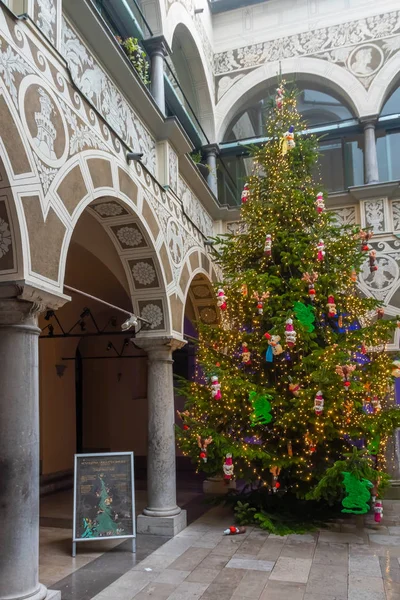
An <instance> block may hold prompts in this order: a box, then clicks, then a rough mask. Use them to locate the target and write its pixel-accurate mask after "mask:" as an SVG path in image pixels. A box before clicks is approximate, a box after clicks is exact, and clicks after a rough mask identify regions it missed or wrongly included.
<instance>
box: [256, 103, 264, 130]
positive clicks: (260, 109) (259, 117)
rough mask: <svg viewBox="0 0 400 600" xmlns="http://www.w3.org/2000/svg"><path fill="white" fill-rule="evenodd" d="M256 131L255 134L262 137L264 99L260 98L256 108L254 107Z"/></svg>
mask: <svg viewBox="0 0 400 600" xmlns="http://www.w3.org/2000/svg"><path fill="white" fill-rule="evenodd" d="M256 111H257V113H256V115H257V118H256V127H255V129H256V131H255V134H256V136H258V137H262V136H263V135H264V117H263V111H264V100H260V102H258V103H257V108H256Z"/></svg>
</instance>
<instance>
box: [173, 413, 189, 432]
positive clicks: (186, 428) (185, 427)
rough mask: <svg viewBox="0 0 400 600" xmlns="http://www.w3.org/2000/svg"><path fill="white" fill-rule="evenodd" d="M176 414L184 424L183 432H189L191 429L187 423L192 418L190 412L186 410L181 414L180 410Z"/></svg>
mask: <svg viewBox="0 0 400 600" xmlns="http://www.w3.org/2000/svg"><path fill="white" fill-rule="evenodd" d="M176 414H177V415H178V417H179V418H180V420H181V421H182V423H183V430H184V431H188V430H189V429H190V427H189V425H188V424H187V423H186V420H187V419H189V418H190V413H189V411H188V410H184V411H182V412H180V411H179V410H177V411H176Z"/></svg>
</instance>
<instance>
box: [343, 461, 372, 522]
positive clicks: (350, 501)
mask: <svg viewBox="0 0 400 600" xmlns="http://www.w3.org/2000/svg"><path fill="white" fill-rule="evenodd" d="M342 475H343V485H344V489H345V492H346V497H345V498H344V499H343V500H342V506H343V509H342V513H351V514H353V515H365V514H366V513H367V512H368V511H369V501H370V498H371V494H370V489H371V488H372V487H373V486H372V483H371V482H370V481H368V479H357V477H355V476H354V475H353V474H352V473H347V472H346V471H344V472H342Z"/></svg>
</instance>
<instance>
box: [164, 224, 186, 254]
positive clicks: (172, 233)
mask: <svg viewBox="0 0 400 600" xmlns="http://www.w3.org/2000/svg"><path fill="white" fill-rule="evenodd" d="M167 242H168V248H169V251H170V254H171V256H172V260H173V261H174V263H176V264H179V263H180V262H181V260H182V257H183V243H182V231H181V229H180V227H179V226H178V224H177V223H176V221H172V220H171V221H170V222H169V223H168V232H167Z"/></svg>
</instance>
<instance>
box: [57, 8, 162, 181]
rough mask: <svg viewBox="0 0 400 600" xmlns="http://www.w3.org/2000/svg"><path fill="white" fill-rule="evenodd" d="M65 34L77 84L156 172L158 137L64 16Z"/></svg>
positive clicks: (65, 47)
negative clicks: (143, 121) (139, 115)
mask: <svg viewBox="0 0 400 600" xmlns="http://www.w3.org/2000/svg"><path fill="white" fill-rule="evenodd" d="M62 33H63V35H62V54H63V56H64V58H65V59H66V61H67V63H68V66H69V68H70V71H71V75H72V78H73V80H74V83H75V84H76V85H77V86H78V88H79V89H80V91H81V92H82V94H84V96H85V97H86V98H87V99H88V100H89V102H91V103H92V104H93V105H94V106H95V107H96V109H97V110H98V111H99V113H100V114H101V115H102V116H103V118H104V119H105V120H106V121H107V123H108V124H109V125H110V127H111V128H112V129H113V130H114V131H115V132H116V133H117V135H119V136H120V137H121V138H122V139H123V140H124V141H125V142H126V143H127V144H128V145H129V146H130V147H131V149H132V150H133V151H134V152H140V153H143V154H144V157H143V163H144V164H145V165H146V167H147V168H148V169H149V171H150V172H151V173H152V174H153V175H154V174H155V171H156V144H155V140H154V139H153V138H152V137H151V135H150V134H149V132H148V131H147V129H146V128H145V127H144V125H143V123H142V122H141V121H140V119H139V118H138V117H137V115H136V114H135V113H134V111H133V110H132V108H131V107H130V105H129V104H128V102H127V101H126V100H125V98H124V97H123V96H122V94H121V93H120V92H119V90H118V89H117V87H116V86H115V85H114V83H113V82H112V81H111V79H110V78H109V77H108V76H107V75H106V73H105V72H104V71H103V69H101V68H100V67H99V65H98V64H97V63H96V62H95V60H94V58H93V57H92V56H91V55H90V54H89V52H88V51H87V49H86V48H85V46H84V45H83V44H82V43H81V41H80V39H79V38H78V37H77V35H76V34H75V32H74V31H73V30H72V29H71V28H70V27H69V25H68V24H67V22H66V21H65V19H63V29H62Z"/></svg>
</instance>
